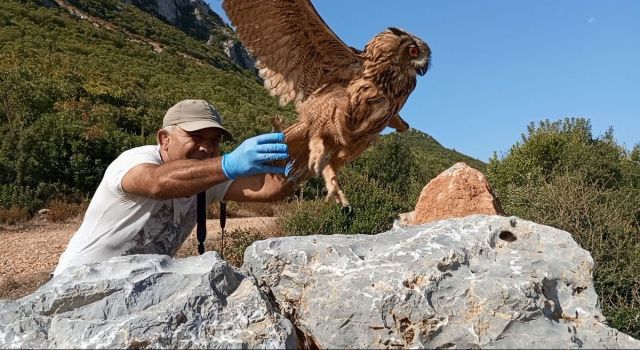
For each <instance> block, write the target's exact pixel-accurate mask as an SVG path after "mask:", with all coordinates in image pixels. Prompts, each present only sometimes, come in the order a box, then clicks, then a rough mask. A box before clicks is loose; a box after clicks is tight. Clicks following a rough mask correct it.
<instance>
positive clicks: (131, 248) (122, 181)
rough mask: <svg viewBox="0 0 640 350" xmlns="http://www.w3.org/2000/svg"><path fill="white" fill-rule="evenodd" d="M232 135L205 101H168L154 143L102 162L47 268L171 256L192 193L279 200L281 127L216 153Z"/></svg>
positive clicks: (188, 218)
mask: <svg viewBox="0 0 640 350" xmlns="http://www.w3.org/2000/svg"><path fill="white" fill-rule="evenodd" d="M222 137H231V134H230V133H229V132H228V131H227V130H226V129H225V128H224V127H223V126H222V121H221V118H220V114H219V113H218V112H217V111H216V109H215V108H214V107H213V106H212V105H211V104H210V103H208V102H207V101H204V100H184V101H180V102H178V103H177V104H176V105H174V106H173V107H171V108H170V109H169V110H168V111H167V113H166V114H165V116H164V120H163V128H162V129H160V130H159V131H158V133H157V141H158V144H157V145H148V146H142V147H137V148H133V149H131V150H128V151H125V152H123V153H122V154H121V155H120V156H119V157H118V158H117V159H116V160H114V161H113V163H111V164H110V165H109V167H108V168H107V170H106V172H105V174H104V178H103V179H102V182H101V183H100V185H99V186H98V189H97V190H96V193H95V194H94V196H93V199H92V200H91V203H90V204H89V207H88V209H87V212H86V213H85V217H84V220H83V222H82V224H81V225H80V228H79V229H78V231H77V232H76V233H75V234H74V236H73V237H72V238H71V241H70V242H69V245H68V246H67V249H66V250H65V252H64V253H63V254H62V256H61V257H60V260H59V262H58V266H57V267H56V269H55V271H54V275H58V274H60V273H61V272H62V271H63V270H64V269H66V268H68V267H70V266H76V265H83V264H87V263H94V262H99V261H104V260H107V259H109V258H111V257H114V256H120V255H128V254H145V253H146V254H167V255H171V256H173V255H175V253H176V252H177V251H178V249H179V248H180V246H181V245H182V243H184V241H185V240H186V238H187V237H188V235H189V233H190V232H191V231H192V230H193V228H194V226H195V223H196V194H197V193H199V192H201V191H204V190H206V191H207V203H211V202H213V201H222V200H233V201H271V200H280V199H283V197H284V196H285V195H286V193H287V192H288V190H289V189H290V188H289V186H290V185H289V182H287V181H286V179H285V178H284V176H282V175H278V174H283V173H284V172H285V168H284V167H276V166H273V165H271V162H272V161H274V160H285V159H287V158H288V150H287V145H286V144H284V134H282V133H271V134H264V135H259V136H256V137H253V138H250V139H247V140H245V141H244V142H243V143H242V144H241V145H240V146H238V147H237V148H236V149H235V150H233V152H231V153H228V154H225V155H223V156H222V157H220V156H219V148H218V147H219V143H220V141H221V139H222Z"/></svg>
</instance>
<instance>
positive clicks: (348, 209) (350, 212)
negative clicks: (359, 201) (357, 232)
mask: <svg viewBox="0 0 640 350" xmlns="http://www.w3.org/2000/svg"><path fill="white" fill-rule="evenodd" d="M340 210H341V211H342V215H344V216H346V217H348V218H350V219H352V218H353V217H354V216H355V214H356V212H355V210H354V209H353V207H352V206H351V204H348V205H346V206H344V207H342V209H340Z"/></svg>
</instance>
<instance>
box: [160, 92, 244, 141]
mask: <svg viewBox="0 0 640 350" xmlns="http://www.w3.org/2000/svg"><path fill="white" fill-rule="evenodd" d="M170 125H177V126H179V127H180V128H182V129H183V130H185V131H196V130H200V129H206V128H217V129H220V131H222V134H223V135H224V138H225V139H227V140H231V139H233V136H231V133H230V132H229V131H228V130H227V129H225V128H224V127H222V117H221V116H220V112H218V110H217V109H216V108H215V107H213V105H212V104H211V103H209V102H207V101H205V100H182V101H180V102H178V103H176V104H175V105H173V106H172V107H171V108H169V110H167V113H166V114H165V115H164V119H163V120H162V127H163V128H164V127H166V126H170Z"/></svg>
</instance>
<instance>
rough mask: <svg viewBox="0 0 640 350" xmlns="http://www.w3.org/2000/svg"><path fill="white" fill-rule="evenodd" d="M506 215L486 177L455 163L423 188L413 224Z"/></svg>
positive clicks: (465, 165) (468, 167)
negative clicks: (481, 215) (480, 215)
mask: <svg viewBox="0 0 640 350" xmlns="http://www.w3.org/2000/svg"><path fill="white" fill-rule="evenodd" d="M472 214H487V215H503V214H504V212H503V211H502V208H501V207H500V204H499V203H498V199H497V198H496V197H495V196H494V194H493V191H492V190H491V188H490V186H489V182H488V181H487V180H486V178H485V177H484V175H483V174H482V173H481V172H480V171H478V170H476V169H474V168H471V167H470V166H468V165H467V164H465V163H462V162H460V163H456V164H454V165H453V166H452V167H451V168H449V169H447V170H445V171H444V172H442V173H441V174H440V175H438V176H437V177H436V178H434V179H433V180H431V181H429V183H428V184H427V185H426V186H425V187H424V188H423V189H422V192H421V193H420V198H418V203H416V209H415V213H414V216H413V222H412V224H414V225H418V224H424V223H426V222H431V221H437V220H443V219H450V218H459V217H465V216H468V215H472Z"/></svg>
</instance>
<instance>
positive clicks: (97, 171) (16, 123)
mask: <svg viewBox="0 0 640 350" xmlns="http://www.w3.org/2000/svg"><path fill="white" fill-rule="evenodd" d="M73 3H74V4H75V5H76V6H77V7H79V8H81V9H83V10H85V11H87V12H88V13H90V14H92V15H95V16H101V17H102V18H106V19H109V20H110V21H112V22H111V23H113V24H114V25H115V26H116V28H125V29H126V30H127V31H129V32H133V33H136V34H139V35H142V36H146V37H148V38H150V39H152V40H155V41H158V42H160V43H161V44H162V46H163V47H164V48H165V50H164V51H163V52H161V53H156V52H154V51H153V48H152V46H151V45H149V44H144V43H141V42H135V41H132V40H131V39H132V38H131V37H130V36H128V35H127V34H125V33H123V32H122V31H120V30H118V29H115V30H110V29H106V28H103V27H100V28H96V27H95V26H93V25H92V24H91V23H89V22H87V21H85V20H82V19H79V18H77V17H75V16H72V15H70V14H69V12H67V11H66V10H65V9H61V8H46V7H43V6H40V5H39V4H38V2H37V1H23V2H18V1H2V2H0V47H2V49H1V50H0V208H4V209H9V208H11V207H17V208H24V209H27V211H28V213H29V214H33V213H34V212H35V211H36V210H38V209H39V208H42V207H44V206H46V205H47V204H48V203H49V202H50V201H51V200H52V199H53V198H54V197H56V198H57V197H60V198H66V199H68V200H73V201H77V202H79V201H81V200H82V198H86V197H90V196H91V194H92V193H93V191H94V190H95V188H96V187H97V185H98V183H99V181H100V179H101V177H102V174H103V173H104V170H105V169H106V167H107V166H108V164H109V163H110V162H111V161H112V160H113V159H115V157H116V156H117V155H118V154H119V153H120V152H122V151H123V150H125V149H127V148H130V147H134V146H138V145H143V144H149V143H155V132H156V130H157V128H158V127H159V126H160V125H161V122H162V117H163V115H164V112H165V111H166V110H167V108H169V107H170V106H171V105H173V104H174V103H175V102H177V101H179V100H181V99H184V98H203V99H207V100H209V101H211V102H212V103H214V104H215V105H216V106H217V107H218V108H219V109H220V111H221V113H222V115H224V116H225V120H226V122H227V124H228V126H229V129H230V130H231V132H233V133H234V135H236V139H237V140H242V139H244V138H246V137H249V136H253V135H255V134H258V133H260V132H265V131H268V130H270V125H269V123H268V121H267V119H266V118H267V117H270V116H272V115H275V114H282V115H284V116H286V117H288V118H289V119H291V118H293V117H294V114H293V111H292V109H291V108H288V109H283V108H280V107H279V106H278V104H277V101H276V100H275V99H274V98H272V97H271V96H269V95H268V93H267V92H266V91H265V89H264V88H263V87H262V86H261V84H260V82H259V81H258V80H257V79H256V77H255V76H253V75H252V74H251V73H249V72H247V71H244V70H242V69H240V68H239V67H237V66H236V65H234V64H233V63H231V62H230V61H229V60H228V59H227V58H226V56H225V55H224V53H222V51H221V49H220V47H217V46H208V45H206V44H205V43H204V42H201V41H198V40H196V39H194V38H192V37H190V36H188V35H187V34H185V33H184V32H181V31H180V30H178V29H176V28H174V27H172V26H170V25H167V24H165V23H164V22H162V21H160V20H158V19H155V18H154V17H152V16H150V15H148V14H146V13H144V12H142V11H140V10H138V9H137V8H136V7H134V6H131V5H127V4H124V3H122V2H120V1H115V0H108V1H89V0H87V1H84V0H83V1H73ZM145 31H147V32H145ZM185 55H186V56H189V57H192V58H189V57H185ZM194 58H195V59H194ZM233 146H234V145H233V144H227V145H225V149H228V148H231V147H233Z"/></svg>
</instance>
